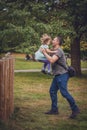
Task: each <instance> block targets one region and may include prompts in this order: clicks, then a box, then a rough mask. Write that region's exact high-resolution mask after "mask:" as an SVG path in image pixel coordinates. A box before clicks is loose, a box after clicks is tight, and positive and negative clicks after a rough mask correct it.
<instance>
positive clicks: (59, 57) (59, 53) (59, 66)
mask: <svg viewBox="0 0 87 130" xmlns="http://www.w3.org/2000/svg"><path fill="white" fill-rule="evenodd" d="M62 44H63V42H62V39H61V37H59V36H58V37H55V38H54V39H53V41H52V46H53V50H55V51H56V53H54V54H53V55H52V56H50V55H49V54H48V53H47V52H46V50H45V49H42V52H43V54H44V55H45V57H46V58H47V59H48V60H49V61H50V63H51V64H52V72H53V74H54V78H53V81H52V84H51V87H50V97H51V101H52V105H51V110H50V111H48V112H46V113H45V114H58V106H57V102H58V101H57V91H58V90H60V93H61V94H62V96H63V97H64V98H66V100H67V101H68V102H69V105H70V108H71V110H72V114H71V115H70V118H75V117H76V116H77V115H78V114H79V112H80V111H79V108H78V106H77V105H76V103H75V100H74V99H73V97H72V96H71V95H70V94H69V92H68V90H67V83H68V79H69V75H68V72H67V65H66V59H65V54H64V52H63V50H62V49H61V45H62Z"/></svg>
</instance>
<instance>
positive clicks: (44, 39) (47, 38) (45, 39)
mask: <svg viewBox="0 0 87 130" xmlns="http://www.w3.org/2000/svg"><path fill="white" fill-rule="evenodd" d="M40 40H41V43H42V44H46V43H48V42H51V40H52V39H51V37H50V36H49V35H47V34H43V35H42V37H41V39H40Z"/></svg>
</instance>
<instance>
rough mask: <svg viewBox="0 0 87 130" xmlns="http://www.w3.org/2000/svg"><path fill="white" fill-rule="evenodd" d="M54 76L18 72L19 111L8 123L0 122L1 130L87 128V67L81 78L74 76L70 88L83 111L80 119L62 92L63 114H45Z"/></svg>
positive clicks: (16, 105)
mask: <svg viewBox="0 0 87 130" xmlns="http://www.w3.org/2000/svg"><path fill="white" fill-rule="evenodd" d="M52 78H53V77H52V76H48V75H44V74H42V73H40V72H36V73H15V79H14V106H15V112H14V114H13V116H12V117H11V119H10V120H9V121H8V122H7V123H6V124H4V123H1V122H0V130H86V129H87V71H85V73H84V75H83V76H82V77H80V78H71V79H70V80H69V84H68V88H69V91H70V93H71V94H72V95H73V97H74V98H75V100H76V102H77V104H78V106H79V107H80V110H81V113H80V114H79V115H78V117H77V118H76V119H68V117H69V115H70V114H71V110H70V108H69V104H68V103H67V101H66V100H65V99H64V98H63V97H62V96H61V95H60V93H58V97H59V113H60V114H59V115H45V114H44V112H46V111H47V110H49V109H50V105H51V101H50V97H49V86H50V84H51V81H52Z"/></svg>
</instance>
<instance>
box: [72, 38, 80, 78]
mask: <svg viewBox="0 0 87 130" xmlns="http://www.w3.org/2000/svg"><path fill="white" fill-rule="evenodd" d="M71 65H72V66H73V67H74V68H75V70H76V76H80V75H81V61H80V39H79V38H78V37H75V38H74V39H73V40H72V43H71Z"/></svg>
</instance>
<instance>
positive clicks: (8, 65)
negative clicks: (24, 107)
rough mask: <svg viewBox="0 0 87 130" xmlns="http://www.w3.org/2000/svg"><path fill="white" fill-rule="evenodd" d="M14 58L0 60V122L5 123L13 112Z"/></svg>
mask: <svg viewBox="0 0 87 130" xmlns="http://www.w3.org/2000/svg"><path fill="white" fill-rule="evenodd" d="M13 86H14V57H13V56H11V55H10V56H8V57H4V58H3V59H0V120H3V121H7V120H8V119H9V117H10V116H11V114H12V113H13V111H14V93H13Z"/></svg>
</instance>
